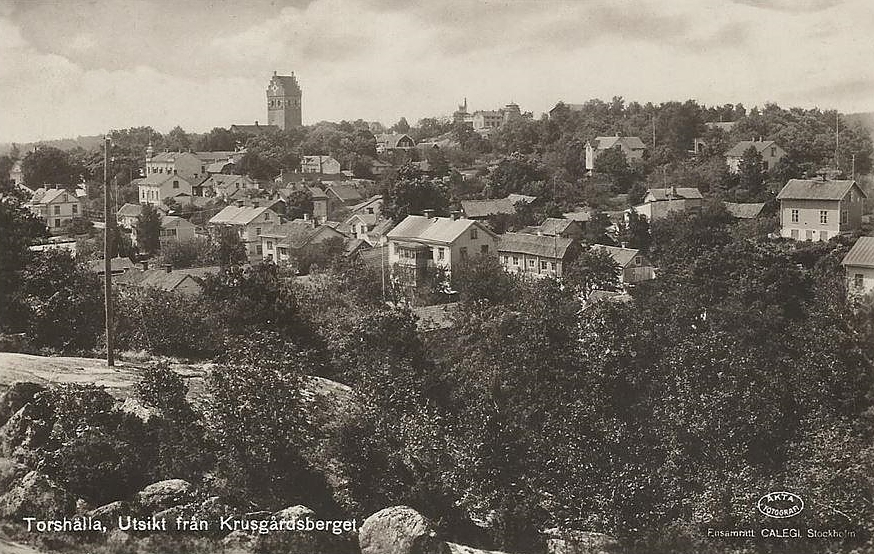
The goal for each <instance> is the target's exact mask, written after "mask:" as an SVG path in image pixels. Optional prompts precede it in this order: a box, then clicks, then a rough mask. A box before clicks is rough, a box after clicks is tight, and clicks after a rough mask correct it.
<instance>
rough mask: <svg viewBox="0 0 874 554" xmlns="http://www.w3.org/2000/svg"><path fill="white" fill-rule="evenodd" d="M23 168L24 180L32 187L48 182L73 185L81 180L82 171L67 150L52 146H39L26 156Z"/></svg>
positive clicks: (22, 163)
mask: <svg viewBox="0 0 874 554" xmlns="http://www.w3.org/2000/svg"><path fill="white" fill-rule="evenodd" d="M21 170H22V172H23V173H24V182H25V183H26V184H27V186H29V187H31V188H36V187H40V186H42V185H46V184H50V185H55V184H59V185H67V186H73V185H75V183H77V182H79V177H80V173H81V172H80V171H78V170H77V168H76V167H75V166H74V165H73V163H72V162H71V160H70V156H69V155H68V154H67V153H66V152H64V151H63V150H59V149H57V148H54V147H51V146H45V147H42V148H37V149H36V150H34V151H33V152H30V153H29V154H28V155H27V156H25V157H24V160H23V161H22V162H21Z"/></svg>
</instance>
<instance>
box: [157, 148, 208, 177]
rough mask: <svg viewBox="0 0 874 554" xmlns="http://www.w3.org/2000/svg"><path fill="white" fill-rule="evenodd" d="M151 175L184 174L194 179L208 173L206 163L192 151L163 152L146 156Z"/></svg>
mask: <svg viewBox="0 0 874 554" xmlns="http://www.w3.org/2000/svg"><path fill="white" fill-rule="evenodd" d="M149 175H182V176H183V177H185V178H186V179H187V180H189V181H194V180H196V179H199V178H201V177H203V176H204V175H206V164H205V163H204V162H203V160H201V159H200V158H199V157H197V156H195V155H194V154H192V153H191V152H161V153H159V154H155V155H154V156H148V157H147V158H146V177H148V176H149Z"/></svg>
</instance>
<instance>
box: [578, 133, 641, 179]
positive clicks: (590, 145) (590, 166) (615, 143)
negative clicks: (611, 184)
mask: <svg viewBox="0 0 874 554" xmlns="http://www.w3.org/2000/svg"><path fill="white" fill-rule="evenodd" d="M611 148H617V149H619V150H621V151H622V153H623V154H625V159H626V160H628V162H629V163H631V162H639V161H640V160H642V159H643V152H644V150H646V146H645V145H644V144H643V141H642V140H640V137H620V136H613V137H595V138H594V140H590V141H588V142H586V169H587V170H588V171H592V170H594V169H595V160H596V159H597V158H598V156H600V155H601V154H603V153H604V152H606V151H607V150H609V149H611Z"/></svg>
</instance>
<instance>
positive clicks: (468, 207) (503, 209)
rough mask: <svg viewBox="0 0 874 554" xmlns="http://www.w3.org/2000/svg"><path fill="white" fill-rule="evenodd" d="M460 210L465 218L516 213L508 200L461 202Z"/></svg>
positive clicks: (514, 207)
mask: <svg viewBox="0 0 874 554" xmlns="http://www.w3.org/2000/svg"><path fill="white" fill-rule="evenodd" d="M461 210H462V211H463V212H464V215H465V216H466V217H471V218H473V217H489V216H490V215H496V214H514V213H516V206H515V205H514V204H513V202H511V201H510V199H509V198H494V199H492V200H462V201H461Z"/></svg>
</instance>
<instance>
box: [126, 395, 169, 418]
mask: <svg viewBox="0 0 874 554" xmlns="http://www.w3.org/2000/svg"><path fill="white" fill-rule="evenodd" d="M119 409H120V410H121V411H123V412H126V413H129V414H131V415H133V416H136V417H138V418H140V420H141V421H142V422H143V423H147V422H148V421H149V420H150V419H152V418H153V417H157V416H159V415H160V413H158V410H156V409H154V408H149V407H147V406H144V405H143V403H142V402H140V400H139V399H138V398H135V397H133V396H128V397H127V398H125V400H124V402H122V403H121V406H120V407H119Z"/></svg>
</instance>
